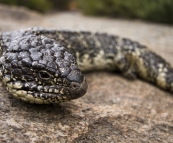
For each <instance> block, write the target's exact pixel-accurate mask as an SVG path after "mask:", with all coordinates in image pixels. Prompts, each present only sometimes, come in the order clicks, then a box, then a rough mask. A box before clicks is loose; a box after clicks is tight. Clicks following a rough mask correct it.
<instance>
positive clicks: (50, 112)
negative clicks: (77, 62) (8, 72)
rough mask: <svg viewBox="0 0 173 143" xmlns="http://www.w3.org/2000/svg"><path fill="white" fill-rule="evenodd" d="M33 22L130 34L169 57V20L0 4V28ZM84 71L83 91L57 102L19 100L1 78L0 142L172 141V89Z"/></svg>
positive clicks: (172, 30)
mask: <svg viewBox="0 0 173 143" xmlns="http://www.w3.org/2000/svg"><path fill="white" fill-rule="evenodd" d="M33 26H37V27H38V26H39V27H40V26H41V27H47V28H58V29H68V30H90V31H94V32H95V31H97V32H107V33H111V34H115V35H120V36H122V37H129V38H131V39H133V40H136V41H139V42H140V43H142V44H145V45H147V46H148V47H150V49H152V50H153V51H155V52H157V53H158V54H160V55H162V56H163V57H164V58H165V59H166V60H168V61H169V62H170V63H171V61H173V56H172V55H173V49H172V47H173V39H172V37H173V27H172V26H166V25H160V24H151V23H145V22H141V21H127V20H122V19H107V18H95V17H92V18H91V17H85V16H82V15H80V14H78V13H58V14H57V13H54V14H48V15H45V16H43V15H40V14H37V13H34V12H31V11H29V10H26V9H24V8H15V7H12V8H11V7H6V6H0V31H1V32H3V31H10V30H14V29H21V28H26V27H33ZM171 64H172V63H171ZM172 65H173V64H172ZM86 77H87V81H88V84H89V90H88V93H87V94H86V95H85V96H84V97H82V98H80V99H77V100H74V101H70V102H66V103H62V104H59V105H34V104H27V103H24V102H22V101H18V100H16V99H14V98H13V97H12V96H11V95H10V94H9V93H8V92H7V91H6V89H5V87H4V85H3V84H2V82H0V85H1V86H0V142H9V143H10V142H13V143H15V142H23V143H31V142H55V143H57V142H61V143H65V142H81V143H82V142H88V143H90V142H97V143H98V142H99V143H102V142H104V143H105V142H111V143H114V142H128V143H130V142H145V143H150V142H152V143H156V142H163V143H171V142H173V96H172V95H173V94H170V93H167V92H165V91H162V90H160V89H158V88H157V87H155V86H153V85H151V84H148V83H146V82H143V81H141V80H135V81H128V80H126V79H125V78H123V77H122V76H121V75H119V74H116V73H109V72H92V73H87V74H86Z"/></svg>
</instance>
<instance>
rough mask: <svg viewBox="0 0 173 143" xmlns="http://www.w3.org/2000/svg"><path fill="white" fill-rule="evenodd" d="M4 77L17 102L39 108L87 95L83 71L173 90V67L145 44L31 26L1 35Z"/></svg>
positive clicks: (0, 65)
mask: <svg viewBox="0 0 173 143" xmlns="http://www.w3.org/2000/svg"><path fill="white" fill-rule="evenodd" d="M0 47H1V50H0V54H1V58H0V77H1V78H2V81H3V82H4V84H5V85H6V87H7V90H8V91H9V92H10V93H11V94H12V95H13V96H14V97H16V98H18V99H22V100H24V101H28V102H31V103H38V104H49V103H59V102H64V101H69V100H71V99H76V98H79V97H81V96H83V95H84V94H85V93H86V91H87V83H86V80H85V77H84V76H83V74H82V73H81V71H91V70H109V71H110V70H112V71H121V72H122V73H123V74H124V75H125V76H127V77H130V78H134V77H140V78H142V79H144V80H146V81H149V82H152V83H154V84H155V85H157V86H159V87H160V88H162V89H165V90H168V91H172V89H173V88H172V87H173V84H172V83H173V69H172V68H171V66H170V64H168V63H167V62H166V61H165V60H164V59H162V58H161V57H160V56H158V55H156V54H155V53H153V52H151V51H150V50H149V49H147V48H146V47H145V46H142V45H140V44H139V43H137V42H132V41H130V40H129V39H125V38H119V37H117V36H113V35H107V34H100V33H90V32H72V31H58V30H49V29H40V28H31V29H26V30H21V31H13V32H9V33H2V34H1V36H0Z"/></svg>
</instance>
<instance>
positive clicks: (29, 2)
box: [0, 0, 173, 24]
mask: <svg viewBox="0 0 173 143" xmlns="http://www.w3.org/2000/svg"><path fill="white" fill-rule="evenodd" d="M71 2H73V3H75V4H77V7H78V8H79V9H80V10H81V11H82V12H83V13H85V14H88V15H96V16H100V15H101V16H102V15H103V16H110V17H125V18H140V19H144V20H149V21H154V22H162V23H169V24H173V0H0V3H5V4H10V5H19V6H26V7H28V8H30V9H34V10H37V11H39V12H42V13H45V12H47V11H48V10H50V9H57V10H67V9H69V5H70V3H71Z"/></svg>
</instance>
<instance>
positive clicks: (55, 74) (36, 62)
mask: <svg viewBox="0 0 173 143" xmlns="http://www.w3.org/2000/svg"><path fill="white" fill-rule="evenodd" d="M1 54H2V56H1V58H0V64H1V66H2V68H1V69H0V76H1V78H2V81H3V82H4V83H5V85H6V87H7V90H8V91H9V92H10V93H11V94H12V95H13V96H14V97H16V98H19V99H22V100H24V101H29V102H31V103H38V104H49V103H59V102H64V101H69V100H72V99H76V98H79V97H81V96H83V95H84V94H85V93H86V91H87V82H86V79H85V77H84V76H83V74H82V73H81V71H80V70H79V68H78V66H77V63H76V59H75V58H74V57H73V55H72V54H70V53H69V52H68V51H67V50H66V48H64V47H62V46H60V45H59V44H57V43H56V42H55V40H53V39H50V38H47V37H45V36H43V35H40V34H38V33H37V34H36V33H34V32H32V31H20V32H19V31H16V32H12V33H4V34H2V37H1Z"/></svg>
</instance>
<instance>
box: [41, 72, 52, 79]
mask: <svg viewBox="0 0 173 143" xmlns="http://www.w3.org/2000/svg"><path fill="white" fill-rule="evenodd" d="M39 77H40V78H41V79H49V78H50V74H49V73H48V72H46V71H40V72H39Z"/></svg>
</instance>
